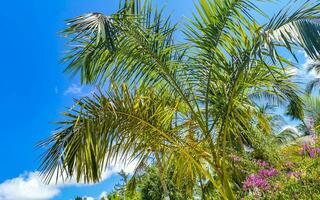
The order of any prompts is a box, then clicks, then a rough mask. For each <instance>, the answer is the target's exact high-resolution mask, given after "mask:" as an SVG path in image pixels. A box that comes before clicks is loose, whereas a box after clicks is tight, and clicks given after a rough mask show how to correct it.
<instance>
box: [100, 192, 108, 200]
mask: <svg viewBox="0 0 320 200" xmlns="http://www.w3.org/2000/svg"><path fill="white" fill-rule="evenodd" d="M107 196H108V193H107V192H102V193H101V194H100V196H99V199H101V198H102V197H105V198H106V197H107Z"/></svg>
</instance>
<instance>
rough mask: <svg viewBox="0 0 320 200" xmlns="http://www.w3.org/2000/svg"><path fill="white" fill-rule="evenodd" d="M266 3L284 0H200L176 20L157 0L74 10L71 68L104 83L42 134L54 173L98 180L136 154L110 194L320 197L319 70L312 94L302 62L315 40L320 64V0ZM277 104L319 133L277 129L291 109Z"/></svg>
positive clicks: (46, 167) (314, 55)
mask: <svg viewBox="0 0 320 200" xmlns="http://www.w3.org/2000/svg"><path fill="white" fill-rule="evenodd" d="M261 3H272V2H271V1H270V0H264V1H261V2H259V4H257V2H256V1H253V0H252V1H251V0H199V1H198V2H197V3H196V4H195V6H196V10H197V12H196V13H194V15H193V18H192V19H188V20H185V21H183V22H177V23H175V22H174V20H172V19H171V17H170V16H168V15H166V12H165V9H161V8H160V9H158V8H157V7H156V6H155V5H154V4H153V2H152V1H149V0H144V1H141V0H125V1H120V7H119V10H118V11H117V12H116V13H114V14H112V15H108V16H106V15H104V14H101V13H90V14H85V15H82V16H79V17H76V18H74V19H70V20H68V27H67V28H66V29H65V30H64V32H63V33H64V34H65V36H66V37H67V38H68V39H69V43H70V49H69V51H68V53H67V54H66V56H65V59H64V61H65V62H66V63H67V68H66V72H68V73H72V74H79V75H80V78H81V82H82V83H83V84H88V85H95V86H96V87H97V88H98V89H97V91H96V92H94V93H92V94H90V95H88V96H85V97H83V98H80V99H77V100H76V102H75V105H74V106H72V107H71V108H70V109H69V110H67V111H66V112H64V113H63V114H64V116H65V120H64V121H61V122H58V123H59V124H60V125H61V127H60V128H59V129H58V131H57V132H56V133H55V134H54V135H52V136H51V137H50V138H48V139H47V140H45V141H43V142H41V143H40V146H44V147H46V152H45V153H44V155H43V158H42V164H41V167H40V168H41V170H42V172H43V175H44V177H45V180H47V181H50V180H52V179H53V178H54V176H60V175H66V177H67V178H71V177H75V178H76V179H77V181H81V182H85V183H95V182H98V181H99V180H101V177H102V173H103V171H104V170H106V168H107V167H108V166H110V165H112V164H113V163H117V162H120V161H121V162H125V163H130V162H133V161H135V162H137V163H138V164H137V166H136V170H135V172H134V173H133V174H131V175H130V176H129V177H127V178H128V179H126V181H125V184H124V185H123V186H122V187H121V188H120V190H117V189H116V190H115V192H114V193H112V194H110V195H111V196H109V197H108V198H109V199H166V200H167V199H240V198H244V199H258V198H261V199H292V198H293V199H309V198H310V197H313V198H314V199H317V198H319V196H320V192H319V191H318V190H319V189H318V188H319V184H320V179H319V177H318V174H319V173H317V172H318V170H319V169H320V168H319V167H317V163H318V162H319V156H318V153H319V151H318V150H319V149H318V147H319V145H318V142H317V141H318V140H317V138H316V135H317V134H318V131H317V128H318V126H319V125H318V124H319V123H320V121H319V120H320V118H319V112H318V110H319V108H320V107H319V105H320V104H319V102H320V101H319V100H318V99H317V97H313V96H312V92H310V91H312V89H317V79H315V80H306V81H310V82H309V84H308V87H307V90H308V91H309V92H306V94H304V92H303V90H304V88H303V87H302V85H301V84H299V83H297V82H296V81H295V79H294V78H295V74H294V73H292V71H293V70H292V68H294V67H296V66H297V62H298V58H297V52H298V50H303V51H304V52H305V53H306V54H307V55H308V56H309V57H310V59H313V60H314V63H313V65H312V66H310V69H313V70H317V69H318V65H317V64H316V63H317V62H316V61H317V59H318V57H319V52H320V39H319V38H320V37H319V36H320V25H319V20H320V14H319V13H320V12H319V11H320V3H319V2H318V1H316V0H315V1H313V0H306V1H299V2H297V1H292V2H291V3H289V4H288V5H287V6H286V7H285V8H283V9H282V10H280V11H279V12H277V13H276V14H275V15H274V16H271V17H270V16H268V15H267V13H266V12H265V11H263V10H262V9H260V7H259V6H258V5H260V4H261ZM261 18H263V20H258V19H261ZM313 106H315V107H313ZM270 107H274V108H275V109H276V110H279V109H282V110H285V111H286V112H285V114H286V115H287V116H290V117H291V118H292V119H295V120H298V121H299V122H300V123H301V124H300V128H301V129H300V130H304V132H303V134H304V135H308V136H307V137H311V136H310V135H312V137H314V138H313V141H314V142H311V143H310V144H304V145H302V144H301V142H299V141H298V140H297V138H298V137H301V134H300V133H301V132H302V131H300V133H299V134H292V132H294V131H290V130H281V128H279V127H278V128H277V123H279V120H280V119H281V117H283V115H279V113H277V112H278V111H274V112H269V111H270V110H269V109H270ZM294 130H296V129H294ZM288 138H289V139H288ZM300 148H301V149H302V150H301V149H300ZM287 160H289V161H290V162H292V163H290V162H285V161H287ZM309 172H310V173H309ZM288 176H289V177H291V179H290V181H285V180H286V179H288ZM130 195H133V196H134V197H129V196H130ZM310 195H311V196H310Z"/></svg>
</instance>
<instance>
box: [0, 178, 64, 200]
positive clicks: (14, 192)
mask: <svg viewBox="0 0 320 200" xmlns="http://www.w3.org/2000/svg"><path fill="white" fill-rule="evenodd" d="M59 193H60V190H59V188H58V186H55V185H45V184H43V183H42V181H41V178H40V176H39V172H29V173H26V174H23V175H20V176H19V177H17V178H13V179H10V180H6V181H5V182H3V183H1V184H0V199H1V200H49V199H51V198H53V197H55V196H57V195H58V194H59Z"/></svg>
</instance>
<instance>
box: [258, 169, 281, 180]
mask: <svg viewBox="0 0 320 200" xmlns="http://www.w3.org/2000/svg"><path fill="white" fill-rule="evenodd" d="M259 175H260V176H262V177H266V178H267V177H273V176H276V175H278V171H277V170H276V169H274V168H270V169H262V170H260V171H259Z"/></svg>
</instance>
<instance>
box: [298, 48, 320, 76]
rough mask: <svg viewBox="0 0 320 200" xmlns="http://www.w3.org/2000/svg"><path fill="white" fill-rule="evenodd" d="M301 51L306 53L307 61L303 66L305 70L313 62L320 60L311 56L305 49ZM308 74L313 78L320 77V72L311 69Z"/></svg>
mask: <svg viewBox="0 0 320 200" xmlns="http://www.w3.org/2000/svg"><path fill="white" fill-rule="evenodd" d="M299 52H300V53H303V55H304V59H305V61H304V63H303V64H302V67H303V69H304V70H305V71H306V70H307V69H308V67H309V66H310V65H311V64H315V63H317V62H319V61H314V60H313V59H312V58H310V57H309V56H308V54H307V53H306V52H305V51H299ZM308 75H310V76H312V78H320V74H317V73H316V72H315V71H314V70H312V71H310V72H309V74H308Z"/></svg>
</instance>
